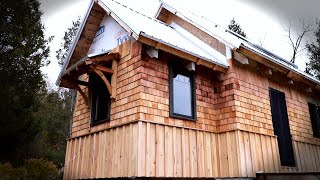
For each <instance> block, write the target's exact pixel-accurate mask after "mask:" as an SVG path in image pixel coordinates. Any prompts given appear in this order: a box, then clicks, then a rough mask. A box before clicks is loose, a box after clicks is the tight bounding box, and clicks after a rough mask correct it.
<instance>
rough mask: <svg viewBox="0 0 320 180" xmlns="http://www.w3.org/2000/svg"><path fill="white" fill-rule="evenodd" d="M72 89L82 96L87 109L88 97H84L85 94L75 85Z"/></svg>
mask: <svg viewBox="0 0 320 180" xmlns="http://www.w3.org/2000/svg"><path fill="white" fill-rule="evenodd" d="M74 87H75V88H76V90H77V91H78V92H79V93H80V94H81V96H82V98H83V100H84V102H85V103H86V105H87V107H89V100H88V96H87V95H86V93H84V92H83V90H82V89H81V88H80V86H79V85H77V84H75V85H74Z"/></svg>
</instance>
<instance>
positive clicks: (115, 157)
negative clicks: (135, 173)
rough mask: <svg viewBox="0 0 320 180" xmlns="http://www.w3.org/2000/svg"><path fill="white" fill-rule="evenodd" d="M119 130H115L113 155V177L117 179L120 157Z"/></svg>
mask: <svg viewBox="0 0 320 180" xmlns="http://www.w3.org/2000/svg"><path fill="white" fill-rule="evenodd" d="M119 142H120V141H119V128H116V129H115V130H114V136H113V147H112V149H113V153H112V159H113V160H112V166H111V169H112V171H111V172H112V173H111V177H117V171H118V164H119V162H118V157H119Z"/></svg>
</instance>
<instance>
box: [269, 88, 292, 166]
mask: <svg viewBox="0 0 320 180" xmlns="http://www.w3.org/2000/svg"><path fill="white" fill-rule="evenodd" d="M269 93H270V104H271V114H272V124H273V129H274V134H275V135H276V136H277V140H278V147H279V153H280V161H281V166H291V167H294V166H295V160H294V154H293V147H292V141H291V134H290V127H289V120H288V112H287V105H286V97H285V94H284V93H283V92H280V91H278V90H275V89H271V88H270V90H269Z"/></svg>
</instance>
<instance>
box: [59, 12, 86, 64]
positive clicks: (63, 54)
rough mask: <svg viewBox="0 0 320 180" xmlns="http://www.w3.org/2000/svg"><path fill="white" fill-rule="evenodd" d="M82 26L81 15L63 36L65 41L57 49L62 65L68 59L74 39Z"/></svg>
mask: <svg viewBox="0 0 320 180" xmlns="http://www.w3.org/2000/svg"><path fill="white" fill-rule="evenodd" d="M79 26H80V17H78V19H77V20H76V21H73V22H72V26H71V27H70V28H68V29H67V31H66V32H65V33H64V36H63V43H61V44H60V49H59V50H58V51H56V54H57V55H56V58H57V59H58V63H59V65H60V66H62V65H63V64H64V62H65V60H66V59H67V55H68V51H69V48H70V45H71V43H72V42H73V40H74V37H75V35H76V33H77V31H78V29H79Z"/></svg>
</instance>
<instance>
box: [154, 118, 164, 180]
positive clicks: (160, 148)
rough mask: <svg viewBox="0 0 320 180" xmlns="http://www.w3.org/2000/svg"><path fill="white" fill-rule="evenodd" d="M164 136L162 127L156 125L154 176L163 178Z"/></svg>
mask: <svg viewBox="0 0 320 180" xmlns="http://www.w3.org/2000/svg"><path fill="white" fill-rule="evenodd" d="M164 136H165V130H164V126H163V125H159V124H157V125H156V152H157V153H156V176H157V177H163V176H164V169H165V167H164V153H165V150H164Z"/></svg>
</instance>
